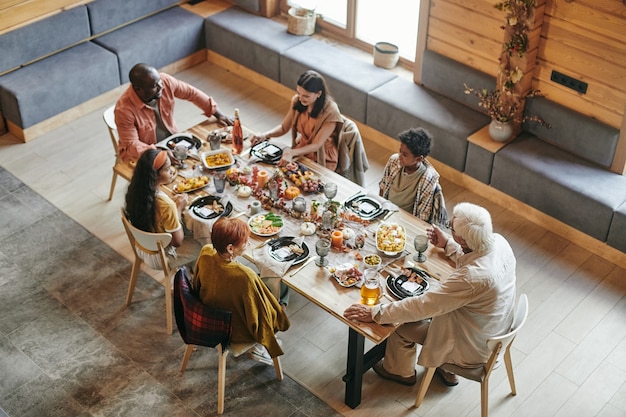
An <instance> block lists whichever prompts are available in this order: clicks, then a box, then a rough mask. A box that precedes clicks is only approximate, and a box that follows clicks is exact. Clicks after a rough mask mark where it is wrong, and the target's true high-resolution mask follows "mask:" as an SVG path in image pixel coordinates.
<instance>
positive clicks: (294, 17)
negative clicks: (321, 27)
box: [287, 7, 316, 35]
mask: <svg viewBox="0 0 626 417" xmlns="http://www.w3.org/2000/svg"><path fill="white" fill-rule="evenodd" d="M315 17H316V15H315V12H314V11H313V10H309V9H303V8H301V7H297V8H296V7H292V8H291V9H289V12H288V14H287V21H288V23H289V25H288V26H287V32H289V33H293V34H294V35H312V34H313V32H315Z"/></svg>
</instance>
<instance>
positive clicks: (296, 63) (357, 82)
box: [280, 39, 397, 123]
mask: <svg viewBox="0 0 626 417" xmlns="http://www.w3.org/2000/svg"><path fill="white" fill-rule="evenodd" d="M309 69H313V70H316V71H318V72H319V73H320V74H322V76H324V78H325V80H326V83H327V84H328V88H329V90H330V94H331V96H333V97H334V98H335V100H336V101H337V104H338V105H339V109H340V110H341V112H342V113H343V114H346V115H348V116H350V117H351V118H352V119H355V120H357V121H359V122H361V123H365V119H366V110H367V93H369V92H370V91H373V90H375V89H376V88H378V87H380V86H381V85H383V84H385V83H387V82H389V81H391V80H393V79H395V78H397V75H395V74H394V73H393V72H391V71H388V70H385V69H382V68H379V67H376V66H374V64H373V62H365V61H362V60H360V59H358V58H355V57H353V56H351V55H349V54H347V53H346V52H344V51H342V50H340V49H338V48H336V47H333V46H331V45H328V44H326V43H324V42H321V41H318V40H316V39H309V40H307V41H306V42H302V43H300V44H298V45H296V46H294V47H293V48H290V49H288V50H287V51H285V52H284V53H283V55H282V57H281V60H280V83H281V84H283V85H285V86H287V87H290V88H293V89H295V88H296V83H297V82H298V78H299V77H300V74H302V73H303V72H304V71H306V70H309Z"/></svg>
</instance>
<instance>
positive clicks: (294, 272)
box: [289, 256, 315, 277]
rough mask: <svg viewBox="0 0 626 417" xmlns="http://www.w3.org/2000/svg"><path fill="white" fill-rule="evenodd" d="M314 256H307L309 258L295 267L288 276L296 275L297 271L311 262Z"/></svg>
mask: <svg viewBox="0 0 626 417" xmlns="http://www.w3.org/2000/svg"><path fill="white" fill-rule="evenodd" d="M314 259H315V258H314V257H311V256H309V258H308V259H307V260H306V262H305V263H303V264H302V265H300V268H298V269H296V270H295V271H293V272H292V273H291V274H289V276H290V277H293V276H294V275H296V274H297V273H298V272H300V271H302V270H303V269H304V267H305V266H307V265H308V264H310V263H311V261H313V260H314Z"/></svg>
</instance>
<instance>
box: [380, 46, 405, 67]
mask: <svg viewBox="0 0 626 417" xmlns="http://www.w3.org/2000/svg"><path fill="white" fill-rule="evenodd" d="M399 58H400V50H399V48H398V47H397V46H396V45H394V44H392V43H389V42H378V43H377V44H376V45H374V65H376V66H377V67H383V68H387V69H389V68H393V67H395V66H396V64H397V63H398V59H399Z"/></svg>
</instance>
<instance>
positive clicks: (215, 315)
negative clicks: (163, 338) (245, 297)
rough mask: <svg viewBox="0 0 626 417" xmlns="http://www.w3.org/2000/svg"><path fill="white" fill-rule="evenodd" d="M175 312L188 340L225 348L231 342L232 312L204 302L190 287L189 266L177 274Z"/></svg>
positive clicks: (202, 344)
mask: <svg viewBox="0 0 626 417" xmlns="http://www.w3.org/2000/svg"><path fill="white" fill-rule="evenodd" d="M174 315H175V317H176V325H177V326H178V331H179V333H180V336H181V337H182V338H183V341H184V342H185V343H186V344H188V345H198V346H209V347H215V346H217V345H222V348H226V347H227V346H228V345H229V343H230V338H231V335H232V325H231V318H232V313H231V312H230V311H225V310H219V309H214V308H210V307H207V306H206V305H204V304H202V302H201V301H200V299H199V298H198V296H197V295H196V294H195V293H194V291H193V289H192V287H191V283H190V282H189V277H188V272H187V268H186V267H182V268H180V269H179V270H178V271H177V272H176V275H175V276H174Z"/></svg>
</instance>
